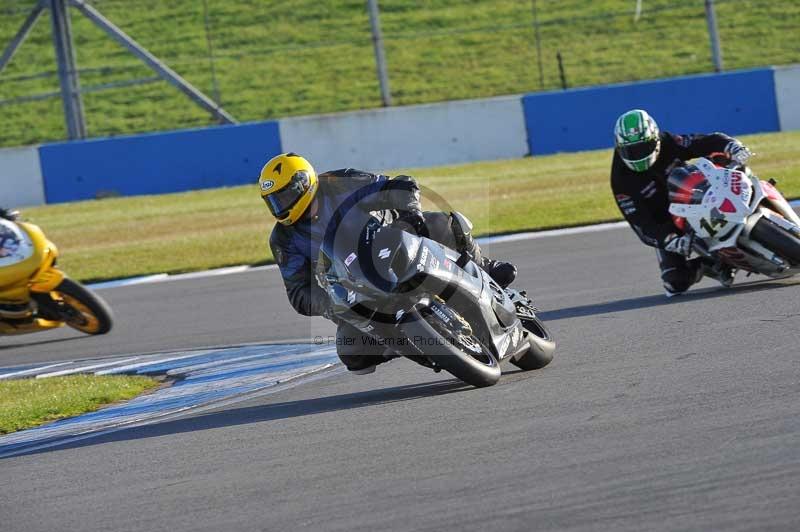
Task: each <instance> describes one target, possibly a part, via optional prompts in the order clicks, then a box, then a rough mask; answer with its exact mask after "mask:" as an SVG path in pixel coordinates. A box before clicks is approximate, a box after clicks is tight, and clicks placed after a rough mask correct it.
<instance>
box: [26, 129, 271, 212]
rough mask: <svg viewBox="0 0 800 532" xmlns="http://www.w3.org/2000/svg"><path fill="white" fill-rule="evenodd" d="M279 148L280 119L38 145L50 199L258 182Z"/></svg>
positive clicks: (131, 193)
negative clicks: (261, 172)
mask: <svg viewBox="0 0 800 532" xmlns="http://www.w3.org/2000/svg"><path fill="white" fill-rule="evenodd" d="M280 151H281V142H280V135H279V133H278V123H277V122H260V123H255V124H243V125H236V126H219V127H211V128H205V129H195V130H185V131H175V132H169V133H154V134H148V135H137V136H130V137H116V138H110V139H98V140H87V141H76V142H64V143H58V144H48V145H44V146H41V147H40V148H39V154H40V158H41V167H42V178H43V181H44V190H45V196H46V201H47V203H59V202H64V201H75V200H83V199H92V198H96V197H98V196H104V195H117V194H118V195H123V196H133V195H140V194H163V193H167V192H179V191H184V190H194V189H201V188H212V187H222V186H232V185H242V184H246V183H255V181H256V180H257V179H258V172H259V171H260V170H261V166H262V165H263V164H264V163H265V162H266V161H267V160H268V159H269V158H270V157H272V156H274V155H276V154H278V153H280Z"/></svg>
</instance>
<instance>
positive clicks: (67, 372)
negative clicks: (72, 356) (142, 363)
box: [36, 357, 139, 379]
mask: <svg viewBox="0 0 800 532" xmlns="http://www.w3.org/2000/svg"><path fill="white" fill-rule="evenodd" d="M138 359H139V357H131V358H123V359H122V360H114V361H112V362H103V363H102V364H92V365H91V366H78V367H76V368H69V369H62V370H59V371H52V372H50V373H39V374H38V375H36V378H37V379H46V378H48V377H61V376H64V375H71V374H73V373H86V372H87V371H90V370H94V369H98V368H105V367H108V366H115V365H117V364H124V363H126V362H133V361H134V360H138Z"/></svg>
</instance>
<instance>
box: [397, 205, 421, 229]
mask: <svg viewBox="0 0 800 532" xmlns="http://www.w3.org/2000/svg"><path fill="white" fill-rule="evenodd" d="M397 222H398V224H400V225H401V226H402V225H403V224H406V225H408V226H410V227H411V228H412V229H413V230H414V232H415V233H416V234H418V235H425V234H426V231H425V216H424V215H423V214H422V211H420V210H418V209H412V210H408V211H402V212H400V215H399V216H398V217H397Z"/></svg>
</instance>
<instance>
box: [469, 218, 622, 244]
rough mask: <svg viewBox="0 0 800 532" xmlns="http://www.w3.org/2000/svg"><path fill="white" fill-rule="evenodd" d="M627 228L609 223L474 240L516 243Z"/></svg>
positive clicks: (616, 223) (617, 223) (483, 242)
mask: <svg viewBox="0 0 800 532" xmlns="http://www.w3.org/2000/svg"><path fill="white" fill-rule="evenodd" d="M621 227H628V222H611V223H604V224H596V225H585V226H581V227H565V228H564V229H551V230H548V231H533V232H528V233H514V234H511V235H498V236H486V237H482V238H478V239H476V240H477V241H478V244H480V245H482V246H483V245H487V244H502V243H505V242H517V241H519V240H536V239H537V238H550V237H553V236H565V235H579V234H583V233H598V232H600V231H610V230H612V229H619V228H621Z"/></svg>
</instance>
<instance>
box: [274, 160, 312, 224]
mask: <svg viewBox="0 0 800 532" xmlns="http://www.w3.org/2000/svg"><path fill="white" fill-rule="evenodd" d="M310 188H311V177H310V176H309V175H308V172H306V171H305V170H298V171H297V172H296V173H295V174H294V175H293V176H292V180H291V181H289V184H288V185H286V186H285V187H283V188H282V189H280V190H278V191H276V192H273V193H272V194H270V195H268V196H264V201H265V202H266V204H267V207H269V211H270V212H271V213H272V215H273V216H275V218H279V219H280V218H285V217H286V215H287V214H289V211H290V210H291V208H292V207H294V206H295V204H296V203H297V202H298V201H300V198H302V197H303V195H304V194H305V193H306V192H308V190H309V189H310Z"/></svg>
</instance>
